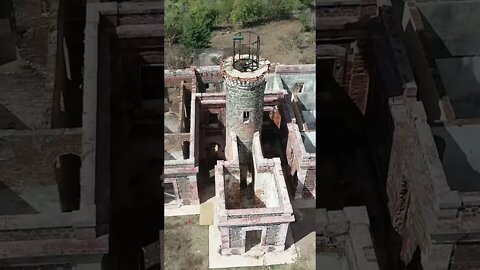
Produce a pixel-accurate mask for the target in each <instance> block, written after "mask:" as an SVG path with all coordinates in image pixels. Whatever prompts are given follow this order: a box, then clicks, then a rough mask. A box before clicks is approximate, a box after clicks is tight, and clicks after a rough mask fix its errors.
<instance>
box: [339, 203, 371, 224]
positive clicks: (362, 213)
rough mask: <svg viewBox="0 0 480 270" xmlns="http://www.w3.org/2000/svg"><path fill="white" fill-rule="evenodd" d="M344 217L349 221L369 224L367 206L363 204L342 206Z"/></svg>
mask: <svg viewBox="0 0 480 270" xmlns="http://www.w3.org/2000/svg"><path fill="white" fill-rule="evenodd" d="M343 211H344V213H345V217H346V219H347V220H348V221H350V223H353V224H356V223H361V224H367V225H369V224H370V220H369V218H368V212H367V208H366V207H365V206H353V207H345V208H343Z"/></svg>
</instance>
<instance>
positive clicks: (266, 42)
mask: <svg viewBox="0 0 480 270" xmlns="http://www.w3.org/2000/svg"><path fill="white" fill-rule="evenodd" d="M238 31H252V32H255V33H257V34H258V35H259V36H260V43H261V47H260V54H261V56H262V57H264V58H266V59H268V60H269V61H270V62H272V63H280V64H290V65H295V64H314V63H315V32H314V31H311V32H302V27H301V24H300V23H299V22H298V21H296V20H288V21H278V22H272V23H268V24H265V25H260V26H257V27H253V28H245V29H241V30H240V29H235V30H219V31H215V32H214V33H213V36H212V39H211V42H210V48H208V49H205V50H204V51H212V50H213V51H231V49H232V37H233V35H234V34H235V33H237V32H238ZM197 51H202V49H200V50H197ZM192 64H193V63H192V59H189V57H188V53H186V52H183V53H182V50H181V49H180V46H179V45H178V44H174V45H171V46H170V45H168V44H165V65H166V67H167V68H172V69H177V68H180V69H181V68H185V67H188V66H190V65H192ZM209 64H211V63H209ZM200 65H206V64H200Z"/></svg>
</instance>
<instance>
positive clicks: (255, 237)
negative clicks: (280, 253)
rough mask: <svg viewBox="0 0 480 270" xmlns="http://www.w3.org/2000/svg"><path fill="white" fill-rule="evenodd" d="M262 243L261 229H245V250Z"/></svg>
mask: <svg viewBox="0 0 480 270" xmlns="http://www.w3.org/2000/svg"><path fill="white" fill-rule="evenodd" d="M261 243H262V230H252V231H247V232H246V234H245V252H247V251H249V250H251V249H252V248H255V247H257V246H260V245H261Z"/></svg>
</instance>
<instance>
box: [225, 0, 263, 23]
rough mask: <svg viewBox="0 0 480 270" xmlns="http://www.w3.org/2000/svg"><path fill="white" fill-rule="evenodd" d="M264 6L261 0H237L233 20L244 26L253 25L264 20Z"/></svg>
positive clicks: (234, 5)
mask: <svg viewBox="0 0 480 270" xmlns="http://www.w3.org/2000/svg"><path fill="white" fill-rule="evenodd" d="M262 10H264V6H263V4H262V1H261V0H235V2H234V3H233V9H232V20H233V22H234V23H239V24H241V25H242V26H251V25H254V24H256V23H258V22H260V21H262V20H264V14H263V12H262Z"/></svg>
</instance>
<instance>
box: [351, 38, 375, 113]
mask: <svg viewBox="0 0 480 270" xmlns="http://www.w3.org/2000/svg"><path fill="white" fill-rule="evenodd" d="M366 61H367V59H366V58H365V55H364V51H363V49H362V47H361V46H359V45H358V44H357V43H354V52H353V58H352V63H351V65H352V67H351V71H350V72H351V77H350V81H349V83H348V95H349V96H350V98H351V99H352V100H353V103H355V105H356V106H357V108H358V109H359V110H360V111H361V112H362V114H365V110H366V106H367V98H368V90H369V86H370V72H369V70H368V65H367V62H366Z"/></svg>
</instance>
